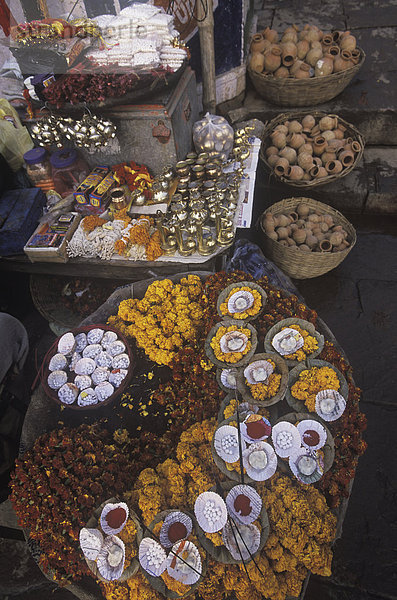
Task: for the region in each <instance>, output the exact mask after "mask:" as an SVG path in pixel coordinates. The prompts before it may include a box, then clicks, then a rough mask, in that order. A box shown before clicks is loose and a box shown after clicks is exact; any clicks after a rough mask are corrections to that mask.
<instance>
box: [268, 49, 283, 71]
mask: <svg viewBox="0 0 397 600" xmlns="http://www.w3.org/2000/svg"><path fill="white" fill-rule="evenodd" d="M264 56H265V67H264V68H265V69H266V71H269V72H270V73H274V71H277V69H278V68H279V67H280V65H281V50H280V48H277V47H276V46H273V47H272V48H271V49H270V50H267V52H266V53H265V55H264Z"/></svg>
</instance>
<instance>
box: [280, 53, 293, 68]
mask: <svg viewBox="0 0 397 600" xmlns="http://www.w3.org/2000/svg"><path fill="white" fill-rule="evenodd" d="M281 62H282V64H283V66H284V67H287V68H289V67H292V65H293V64H294V62H295V56H293V55H292V54H288V52H283V53H282V55H281Z"/></svg>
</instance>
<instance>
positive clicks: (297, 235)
mask: <svg viewBox="0 0 397 600" xmlns="http://www.w3.org/2000/svg"><path fill="white" fill-rule="evenodd" d="M292 237H293V239H294V240H295V242H296V243H297V244H304V243H305V241H306V231H305V230H304V229H296V231H294V233H293V234H292Z"/></svg>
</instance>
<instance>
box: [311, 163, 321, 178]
mask: <svg viewBox="0 0 397 600" xmlns="http://www.w3.org/2000/svg"><path fill="white" fill-rule="evenodd" d="M319 169H320V167H318V166H317V165H314V167H312V168H311V169H310V170H309V175H310V177H311V178H312V179H316V177H317V175H318V172H319Z"/></svg>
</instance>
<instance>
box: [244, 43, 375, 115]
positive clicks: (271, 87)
mask: <svg viewBox="0 0 397 600" xmlns="http://www.w3.org/2000/svg"><path fill="white" fill-rule="evenodd" d="M358 50H360V53H361V58H360V61H359V62H358V63H357V64H356V65H354V66H353V67H350V69H346V71H341V72H340V73H331V75H326V76H325V77H310V78H309V79H295V78H293V77H288V78H287V79H278V78H277V77H273V76H272V75H264V74H263V73H257V72H255V71H253V70H252V69H251V68H250V67H249V66H248V67H247V71H248V73H249V76H250V78H251V81H252V83H253V85H254V88H255V89H256V91H257V92H258V94H259V95H260V96H261V98H263V99H264V100H267V101H268V102H270V103H271V104H276V105H277V106H290V107H291V106H314V105H315V104H321V103H322V102H327V101H328V100H331V99H332V98H335V96H337V95H338V94H340V93H341V92H343V90H344V89H345V87H347V86H348V85H349V83H350V82H351V80H352V79H353V77H354V76H355V75H357V73H358V71H359V70H360V69H361V67H362V65H363V63H364V60H365V52H364V50H362V49H361V48H358Z"/></svg>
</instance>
